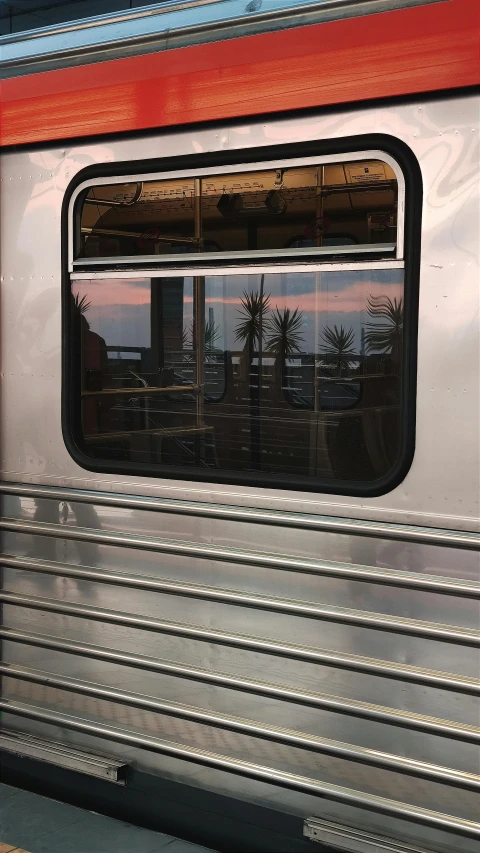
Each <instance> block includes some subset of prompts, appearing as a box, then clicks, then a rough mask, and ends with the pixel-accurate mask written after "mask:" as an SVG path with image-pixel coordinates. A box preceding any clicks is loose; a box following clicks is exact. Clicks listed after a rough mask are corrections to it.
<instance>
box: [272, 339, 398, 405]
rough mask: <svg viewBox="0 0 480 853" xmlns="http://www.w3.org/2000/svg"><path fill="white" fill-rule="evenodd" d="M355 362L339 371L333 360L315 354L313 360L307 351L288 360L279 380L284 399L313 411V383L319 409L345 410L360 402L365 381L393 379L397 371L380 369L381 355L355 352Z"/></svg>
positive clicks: (382, 360) (383, 361)
mask: <svg viewBox="0 0 480 853" xmlns="http://www.w3.org/2000/svg"><path fill="white" fill-rule="evenodd" d="M289 361H290V363H289ZM369 361H370V362H371V363H370V364H369ZM292 362H297V363H296V364H292ZM355 362H356V364H357V365H358V366H356V367H349V368H346V369H345V368H344V369H343V370H342V372H341V373H339V372H337V371H338V367H337V366H336V365H335V360H334V359H330V364H329V359H328V357H326V358H322V359H321V360H320V359H319V358H318V356H317V358H316V361H315V360H314V356H313V354H311V353H309V354H299V355H298V356H295V357H294V358H292V359H290V360H287V363H286V365H285V369H284V373H283V381H282V392H283V396H284V398H285V400H286V401H287V402H288V403H289V404H290V405H291V406H292V407H293V408H299V409H305V410H313V409H314V408H315V407H314V393H315V392H314V386H315V384H316V386H317V387H316V393H317V402H318V410H319V411H324V412H329V411H331V412H334V411H338V412H341V411H345V412H346V411H348V410H350V409H353V408H356V407H358V406H359V405H360V404H361V403H362V400H363V397H364V391H365V387H366V385H367V383H369V382H371V381H375V380H380V379H383V380H392V379H395V376H396V374H395V373H392V372H389V371H388V369H383V370H382V369H380V370H379V365H380V364H381V363H383V364H385V360H384V359H383V358H382V357H381V356H378V357H375V358H372V357H371V356H364V355H356V356H355ZM315 366H316V369H315ZM385 366H386V364H385ZM367 371H368V372H367ZM397 378H398V377H397ZM362 408H363V405H362Z"/></svg>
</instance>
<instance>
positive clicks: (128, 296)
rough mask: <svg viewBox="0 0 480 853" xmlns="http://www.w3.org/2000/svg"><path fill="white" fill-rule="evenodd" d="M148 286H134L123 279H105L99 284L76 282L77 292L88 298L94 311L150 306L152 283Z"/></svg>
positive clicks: (147, 284) (139, 284) (147, 283)
mask: <svg viewBox="0 0 480 853" xmlns="http://www.w3.org/2000/svg"><path fill="white" fill-rule="evenodd" d="M145 284H146V286H144V287H142V286H141V283H140V281H139V282H138V284H137V285H136V286H135V285H132V283H131V282H129V281H125V280H123V279H116V278H111V279H104V280H103V281H102V283H101V284H100V283H99V284H97V283H96V282H95V281H85V282H82V281H77V282H75V291H76V292H78V293H79V295H80V296H83V295H84V294H85V296H86V297H87V299H88V301H89V302H91V303H92V309H94V308H100V307H102V306H107V305H109V306H112V307H113V306H115V307H119V306H121V305H149V304H150V283H149V282H146V283H145Z"/></svg>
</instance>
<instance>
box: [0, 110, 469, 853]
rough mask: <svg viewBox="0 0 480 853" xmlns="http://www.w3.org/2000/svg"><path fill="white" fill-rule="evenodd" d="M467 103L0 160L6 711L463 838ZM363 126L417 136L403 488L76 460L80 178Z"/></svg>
mask: <svg viewBox="0 0 480 853" xmlns="http://www.w3.org/2000/svg"><path fill="white" fill-rule="evenodd" d="M479 107H480V102H479V98H478V96H474V95H471V96H467V95H465V96H462V97H460V96H458V97H456V98H455V99H454V98H450V99H448V100H446V99H442V98H441V97H439V98H437V99H431V100H429V101H427V102H425V103H424V104H421V103H411V104H408V103H406V104H405V105H396V106H393V105H390V106H383V107H377V108H374V107H369V108H365V109H358V110H355V111H351V112H349V111H347V112H340V111H337V112H334V113H332V114H329V115H326V114H322V115H321V116H310V117H303V118H291V119H288V118H287V119H282V120H271V121H270V120H269V121H267V123H265V122H262V123H260V122H258V123H257V122H253V123H245V124H243V125H241V126H238V125H235V126H228V125H225V127H224V128H220V129H219V128H217V129H209V130H195V131H192V130H185V131H182V132H166V133H161V134H160V133H158V134H151V135H150V136H148V137H143V138H141V139H137V140H131V139H130V140H118V141H114V142H105V141H101V142H91V141H90V142H88V143H85V144H78V145H77V144H76V145H74V146H73V147H61V146H55V147H52V148H51V149H46V148H44V149H37V150H32V151H27V150H22V151H20V152H11V153H6V154H4V155H2V157H1V161H0V168H1V180H2V184H1V195H0V199H1V220H0V222H1V230H0V257H1V300H2V302H1V312H0V317H1V347H2V356H1V357H2V378H3V393H2V405H1V430H0V432H1V454H2V480H3V483H2V486H1V489H2V493H3V497H2V519H1V523H0V527H1V528H2V554H3V556H2V566H3V585H2V589H1V591H0V600H1V602H2V603H3V622H2V626H1V628H0V634H1V638H2V647H3V656H2V661H1V664H0V673H1V675H2V686H3V696H2V700H1V703H0V704H1V709H2V726H3V727H5V728H6V729H8V730H12V731H15V732H17V733H25V734H28V735H36V736H39V737H42V738H45V739H46V740H47V741H52V742H56V743H59V742H60V743H63V744H64V745H65V746H71V747H74V748H76V749H85V750H87V751H90V752H93V753H98V754H105V753H107V754H109V755H111V756H113V757H116V758H117V759H118V761H119V762H122V763H126V764H130V765H133V766H135V767H139V768H141V769H143V770H146V771H148V772H151V773H153V774H157V775H160V776H162V777H166V778H171V779H174V780H180V781H182V782H185V783H188V784H190V785H193V786H197V787H202V788H205V789H208V790H211V791H218V792H222V793H228V794H230V795H231V796H233V797H237V798H238V799H239V800H245V801H248V802H252V803H258V804H262V805H268V806H269V807H271V808H274V809H278V810H279V811H284V812H289V813H292V814H296V815H300V816H302V817H303V818H305V819H306V820H307V819H311V818H316V819H318V821H319V823H318V824H315V821H313V823H312V821H310V822H309V823H308V824H307V828H306V832H310V834H313V835H315V834H316V833H317V835H318V837H323V838H326V837H327V835H326V834H325V833H326V832H327V830H326V829H325V825H323V829H322V821H328V822H333V823H334V824H339V825H343V826H345V827H350V828H352V827H353V828H354V830H355V831H356V832H357V833H358V834H360V833H361V832H370V833H374V834H376V835H379V836H382V835H383V836H388V837H390V838H393V839H398V840H399V842H400V841H401V842H402V843H404V844H408V843H410V844H417V845H420V846H421V847H424V848H428V849H431V850H435V851H440V850H443V851H450V853H451V851H455V852H456V853H457V851H458V853H460V851H463V853H467V851H468V853H474V851H478V850H479V849H480V823H479V822H478V814H479V810H478V792H479V789H480V772H479V754H478V743H479V739H480V729H479V727H478V695H479V692H480V682H479V681H478V672H479V655H478V644H479V635H478V625H479V605H478V598H479V594H480V584H479V568H480V563H479V547H480V530H479V495H480V479H479V470H480V467H479V464H480V459H479V450H480V443H479V370H480V359H479V332H480V326H479V316H478V308H479V293H480V290H479V269H478V266H479V249H478V230H479V229H478V211H479V177H480V170H479V160H478V144H479ZM373 132H375V133H379V132H380V133H386V134H390V135H392V136H394V137H396V138H398V139H400V140H402V141H403V142H405V143H406V144H407V145H409V146H410V148H411V149H412V151H413V153H414V155H415V156H416V157H417V159H418V161H419V163H420V167H421V170H422V176H423V181H424V199H423V205H424V206H423V225H422V236H421V239H422V243H421V277H420V297H419V298H420V303H419V338H418V385H417V425H416V450H415V456H414V460H413V464H412V466H411V469H410V471H409V473H408V475H407V476H406V478H405V480H404V481H403V482H402V483H401V484H400V485H399V486H397V487H396V488H395V489H394V490H393V491H391V492H390V493H388V494H386V495H385V496H383V497H377V498H369V499H362V498H345V497H341V498H339V497H335V496H326V495H322V494H319V495H315V494H311V493H309V494H308V495H307V494H305V493H301V492H286V491H282V492H280V491H276V490H274V489H270V490H265V489H262V490H260V489H255V488H246V487H239V486H216V485H212V484H199V483H192V482H181V481H167V480H155V479H153V480H152V479H147V478H140V477H132V476H121V477H120V476H114V475H107V474H105V475H95V474H90V473H89V472H87V471H85V470H83V469H81V468H80V467H79V466H78V465H77V464H76V463H75V462H74V461H73V460H72V459H71V457H70V456H69V454H68V452H67V449H66V447H65V445H64V442H63V438H62V432H61V417H60V407H61V298H60V297H61V263H60V257H61V251H60V241H61V229H60V210H61V205H62V201H63V198H64V194H65V190H66V188H67V186H68V184H69V182H70V181H71V179H72V178H73V177H74V175H75V174H76V173H77V172H78V171H79V170H80V169H82V168H84V167H85V166H87V165H89V164H95V163H107V162H112V161H137V160H138V161H139V163H140V162H141V161H142V160H143V159H146V158H152V157H158V156H171V155H180V154H192V153H195V152H205V151H209V152H214V151H225V150H231V151H236V152H238V162H241V155H242V149H246V148H249V147H252V146H255V147H257V146H258V147H261V146H265V145H271V144H272V143H275V144H279V143H282V142H289V143H292V142H295V141H305V140H313V139H324V138H339V139H340V138H342V137H346V136H350V137H354V136H355V135H358V134H365V133H373ZM312 827H313V829H312ZM315 827H317V829H315ZM318 827H320V828H319V829H318ZM322 832H323V836H322ZM345 832H346V830H345ZM358 849H360V848H358ZM398 849H407V848H406V847H403V848H400V847H399V848H398Z"/></svg>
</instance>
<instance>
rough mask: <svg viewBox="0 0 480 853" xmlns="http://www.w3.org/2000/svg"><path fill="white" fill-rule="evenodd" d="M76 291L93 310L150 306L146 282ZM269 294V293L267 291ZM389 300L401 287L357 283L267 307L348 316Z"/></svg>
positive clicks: (230, 300)
mask: <svg viewBox="0 0 480 853" xmlns="http://www.w3.org/2000/svg"><path fill="white" fill-rule="evenodd" d="M75 290H76V291H77V292H78V293H79V295H80V296H83V295H84V294H85V295H86V296H87V299H88V300H89V302H91V303H92V309H95V308H102V307H111V308H114V307H115V308H120V307H121V306H122V305H149V304H150V287H149V282H148V280H145V286H143V287H142V286H141V282H140V281H138V282H137V283H136V285H132V283H131V282H129V281H126V280H124V279H109V280H104V281H103V282H102V283H101V284H96V283H95V282H92V281H85V282H76V285H75ZM267 292H268V291H267ZM386 294H388V296H390V298H391V299H393V298H397V299H398V298H400V297H402V296H403V285H402V284H400V283H397V284H382V283H381V282H373V281H370V282H366V281H357V282H355V283H354V284H350V285H348V287H345V288H343V289H342V290H335V289H332V290H330V291H329V292H327V291H325V290H323V291H321V292H319V293H318V295H317V296H315V293H313V292H311V293H299V294H287V295H286V296H274V295H271V297H270V307H271V308H279V309H280V310H282V309H284V308H290V309H291V310H295V308H298V309H299V310H300V311H304V312H306V313H307V312H315V311H316V310H317V311H334V312H335V313H340V314H341V313H350V312H355V311H362V310H364V309H365V308H366V305H367V299H368V297H369V296H385V295H386ZM183 301H184V304H191V303H192V302H193V298H192V296H191V295H189V294H185V295H184V300H183ZM205 301H206V303H207V305H235V306H236V307H238V308H239V307H240V306H241V296H226V297H225V299H223V297H221V296H212V297H208V296H207V298H206V300H205Z"/></svg>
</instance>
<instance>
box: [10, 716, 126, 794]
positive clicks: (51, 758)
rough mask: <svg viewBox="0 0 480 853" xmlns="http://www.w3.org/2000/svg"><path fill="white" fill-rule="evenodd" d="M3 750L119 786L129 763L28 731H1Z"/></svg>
mask: <svg viewBox="0 0 480 853" xmlns="http://www.w3.org/2000/svg"><path fill="white" fill-rule="evenodd" d="M0 750H3V751H5V752H13V753H14V754H15V755H22V756H25V757H26V758H33V759H36V760H37V761H46V762H48V763H49V764H55V766H56V767H64V768H65V769H67V770H75V771H76V772H77V773H85V774H87V775H88V776H95V777H96V778H98V779H104V780H106V781H107V782H114V783H115V784H116V785H125V783H126V770H127V765H126V764H125V762H124V761H118V759H117V758H107V757H105V756H103V755H93V754H92V753H89V752H84V751H83V750H79V749H73V748H72V747H70V746H68V745H67V744H64V743H57V742H56V741H52V740H47V739H46V738H41V737H37V736H36V735H31V734H28V733H27V732H18V731H9V730H8V729H2V730H1V731H0Z"/></svg>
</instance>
